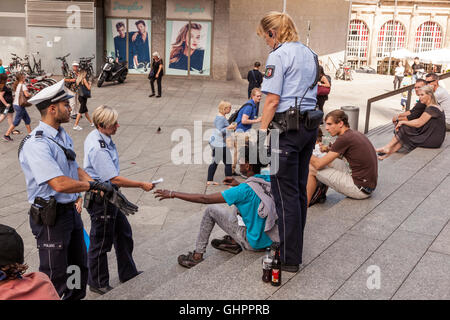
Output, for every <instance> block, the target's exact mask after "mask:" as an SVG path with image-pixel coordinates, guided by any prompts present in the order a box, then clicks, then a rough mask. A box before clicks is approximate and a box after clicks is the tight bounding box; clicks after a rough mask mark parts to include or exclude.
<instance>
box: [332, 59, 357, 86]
mask: <svg viewBox="0 0 450 320" xmlns="http://www.w3.org/2000/svg"><path fill="white" fill-rule="evenodd" d="M352 72H353V70H352V68H351V65H350V63H348V62H347V63H342V62H340V63H339V68H338V69H337V70H336V74H335V78H336V79H341V80H349V81H352V80H353V75H352Z"/></svg>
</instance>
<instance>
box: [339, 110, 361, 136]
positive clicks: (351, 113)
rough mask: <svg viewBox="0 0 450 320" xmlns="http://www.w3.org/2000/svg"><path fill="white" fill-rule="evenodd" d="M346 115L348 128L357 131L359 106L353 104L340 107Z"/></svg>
mask: <svg viewBox="0 0 450 320" xmlns="http://www.w3.org/2000/svg"><path fill="white" fill-rule="evenodd" d="M341 110H342V111H344V112H345V113H346V114H347V116H348V124H349V125H350V129H352V130H355V131H358V119H359V108H358V107H354V106H345V107H341Z"/></svg>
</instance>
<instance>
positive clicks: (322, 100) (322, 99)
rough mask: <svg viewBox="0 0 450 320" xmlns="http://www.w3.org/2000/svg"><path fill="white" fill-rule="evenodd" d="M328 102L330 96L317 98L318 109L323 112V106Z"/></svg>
mask: <svg viewBox="0 0 450 320" xmlns="http://www.w3.org/2000/svg"><path fill="white" fill-rule="evenodd" d="M327 100H328V95H326V96H319V95H318V96H317V104H316V106H317V108H318V109H319V110H320V111H323V106H324V105H325V101H327Z"/></svg>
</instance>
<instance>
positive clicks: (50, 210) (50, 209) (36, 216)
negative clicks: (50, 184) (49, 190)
mask: <svg viewBox="0 0 450 320" xmlns="http://www.w3.org/2000/svg"><path fill="white" fill-rule="evenodd" d="M56 214H57V210H56V199H55V197H50V199H49V200H44V199H43V198H41V197H36V198H35V199H34V203H33V204H32V205H31V208H30V215H31V218H32V219H33V221H34V222H35V223H37V224H43V225H45V226H54V225H55V223H56Z"/></svg>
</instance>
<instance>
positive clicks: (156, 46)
mask: <svg viewBox="0 0 450 320" xmlns="http://www.w3.org/2000/svg"><path fill="white" fill-rule="evenodd" d="M152 35H153V36H152V48H151V50H152V52H150V55H151V54H152V53H153V52H155V51H158V52H159V54H160V55H161V57H162V58H163V59H164V57H165V56H166V0H152ZM163 61H164V60H163ZM164 64H165V65H168V64H167V61H164Z"/></svg>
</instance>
